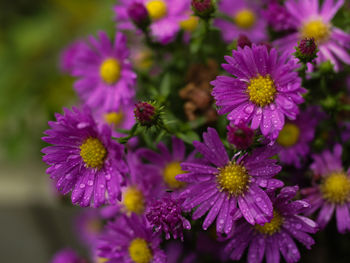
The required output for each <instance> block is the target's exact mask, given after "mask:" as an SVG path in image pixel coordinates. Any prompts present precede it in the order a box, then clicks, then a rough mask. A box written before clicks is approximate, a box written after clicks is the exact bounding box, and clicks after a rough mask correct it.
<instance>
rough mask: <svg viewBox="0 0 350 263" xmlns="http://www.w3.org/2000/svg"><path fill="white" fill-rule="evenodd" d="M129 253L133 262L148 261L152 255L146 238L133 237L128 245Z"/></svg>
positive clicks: (141, 262)
mask: <svg viewBox="0 0 350 263" xmlns="http://www.w3.org/2000/svg"><path fill="white" fill-rule="evenodd" d="M129 255H130V258H131V259H132V261H134V262H135V263H149V262H150V261H151V260H152V258H153V256H152V252H151V250H150V248H149V247H148V244H147V242H146V240H144V239H142V238H135V239H134V240H133V241H131V243H130V245H129Z"/></svg>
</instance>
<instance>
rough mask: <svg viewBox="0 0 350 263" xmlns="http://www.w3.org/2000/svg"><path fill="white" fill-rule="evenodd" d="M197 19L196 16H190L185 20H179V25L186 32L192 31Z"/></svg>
mask: <svg viewBox="0 0 350 263" xmlns="http://www.w3.org/2000/svg"><path fill="white" fill-rule="evenodd" d="M198 22H199V19H198V17H197V16H190V17H189V18H187V19H186V20H183V21H181V22H180V27H181V28H182V29H183V30H185V31H188V32H193V31H194V30H195V29H196V28H197V26H198Z"/></svg>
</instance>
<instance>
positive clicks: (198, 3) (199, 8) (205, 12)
mask: <svg viewBox="0 0 350 263" xmlns="http://www.w3.org/2000/svg"><path fill="white" fill-rule="evenodd" d="M191 6H192V10H193V12H194V13H195V15H196V16H199V17H201V18H203V19H209V18H210V17H211V15H212V14H213V13H214V12H215V10H216V3H215V1H214V0H192V1H191Z"/></svg>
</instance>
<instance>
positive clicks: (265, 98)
mask: <svg viewBox="0 0 350 263" xmlns="http://www.w3.org/2000/svg"><path fill="white" fill-rule="evenodd" d="M247 92H248V94H249V99H250V101H251V102H253V103H254V104H256V105H257V106H259V107H264V106H266V105H269V104H270V103H271V102H273V101H274V100H275V95H276V92H277V91H276V87H275V84H274V83H273V80H272V79H271V77H270V75H266V76H265V77H263V76H260V75H258V76H257V77H255V78H252V79H250V83H249V86H248V88H247Z"/></svg>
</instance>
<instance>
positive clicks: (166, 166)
mask: <svg viewBox="0 0 350 263" xmlns="http://www.w3.org/2000/svg"><path fill="white" fill-rule="evenodd" d="M157 148H158V150H159V152H160V153H157V152H154V151H152V150H150V149H139V150H138V151H137V153H138V154H139V155H140V156H141V157H142V158H144V159H145V160H147V161H148V162H149V163H148V164H146V165H145V166H146V167H147V170H148V172H149V173H153V174H155V175H157V176H158V177H159V178H162V179H163V182H164V183H163V184H162V189H164V190H165V189H171V190H174V191H176V190H181V189H182V188H183V187H184V186H185V183H183V182H180V181H178V180H176V178H175V176H176V175H178V174H182V173H184V171H183V170H182V169H181V165H180V163H181V162H184V161H191V162H192V161H193V162H194V160H195V158H194V155H195V152H193V153H192V154H189V155H188V156H187V157H186V156H185V153H186V147H185V144H184V142H183V141H182V140H180V139H178V138H176V137H172V151H171V152H170V151H169V150H168V149H167V147H166V146H165V144H164V143H163V142H160V143H159V144H158V145H157Z"/></svg>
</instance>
